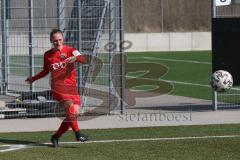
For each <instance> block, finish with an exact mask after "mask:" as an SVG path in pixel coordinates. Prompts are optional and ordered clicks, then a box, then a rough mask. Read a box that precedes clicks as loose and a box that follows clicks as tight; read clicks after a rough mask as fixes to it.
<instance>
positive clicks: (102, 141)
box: [0, 135, 240, 153]
mask: <svg viewBox="0 0 240 160" xmlns="http://www.w3.org/2000/svg"><path fill="white" fill-rule="evenodd" d="M239 137H240V135H223V136H201V137H169V138H167V137H165V138H141V139H119V140H116V139H114V140H99V141H87V142H59V144H92V143H114V142H143V141H176V140H194V139H222V138H239ZM43 145H51V143H43V144H39V145H34V144H32V145H24V144H19V145H0V147H9V148H8V149H3V150H0V152H2V153H3V152H9V151H15V150H20V149H26V148H32V147H39V146H43Z"/></svg>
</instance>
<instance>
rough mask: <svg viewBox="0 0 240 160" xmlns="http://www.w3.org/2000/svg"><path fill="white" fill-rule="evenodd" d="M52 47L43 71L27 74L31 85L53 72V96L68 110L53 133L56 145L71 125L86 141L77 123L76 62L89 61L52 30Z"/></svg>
mask: <svg viewBox="0 0 240 160" xmlns="http://www.w3.org/2000/svg"><path fill="white" fill-rule="evenodd" d="M50 41H51V43H52V44H53V48H52V49H50V50H48V51H46V52H45V53H44V65H43V69H42V71H41V72H39V73H38V74H36V75H35V76H33V77H28V78H27V79H26V82H28V83H29V84H31V83H33V82H34V81H36V80H38V79H40V78H42V77H44V76H46V75H47V74H48V73H49V72H51V80H50V82H51V91H52V96H53V98H54V99H56V100H58V101H59V104H60V107H63V108H64V110H65V115H66V117H65V119H64V120H63V122H62V123H61V125H60V127H59V129H58V130H57V132H56V133H55V134H54V135H52V136H51V142H52V144H53V147H58V146H59V144H58V140H59V138H60V137H61V135H62V134H64V133H65V132H66V131H67V130H68V129H69V128H70V127H71V128H72V130H73V131H74V132H75V136H76V140H77V141H82V142H84V141H87V140H88V137H87V136H85V135H84V134H82V133H81V132H80V129H79V127H78V122H77V116H78V110H79V107H80V96H79V94H78V89H77V85H76V69H75V64H74V62H80V63H82V64H85V63H86V58H85V56H83V55H81V53H80V52H79V51H78V50H76V49H75V48H73V47H70V46H67V45H65V44H64V38H63V33H62V31H61V30H59V29H53V30H52V31H51V33H50Z"/></svg>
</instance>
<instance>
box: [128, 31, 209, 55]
mask: <svg viewBox="0 0 240 160" xmlns="http://www.w3.org/2000/svg"><path fill="white" fill-rule="evenodd" d="M125 40H129V41H131V42H132V44H133V45H132V47H131V48H130V49H128V50H127V52H141V51H193V50H211V32H173V33H126V34H125Z"/></svg>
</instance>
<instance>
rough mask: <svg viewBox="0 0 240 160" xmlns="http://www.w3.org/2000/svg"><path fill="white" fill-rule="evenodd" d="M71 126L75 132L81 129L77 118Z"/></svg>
mask: <svg viewBox="0 0 240 160" xmlns="http://www.w3.org/2000/svg"><path fill="white" fill-rule="evenodd" d="M71 128H72V130H73V131H74V132H79V131H80V129H79V127H78V122H77V120H74V121H71Z"/></svg>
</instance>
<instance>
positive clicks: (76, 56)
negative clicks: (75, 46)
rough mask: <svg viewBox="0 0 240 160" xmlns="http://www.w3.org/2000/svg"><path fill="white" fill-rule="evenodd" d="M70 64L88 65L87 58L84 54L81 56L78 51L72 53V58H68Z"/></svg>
mask: <svg viewBox="0 0 240 160" xmlns="http://www.w3.org/2000/svg"><path fill="white" fill-rule="evenodd" d="M68 62H69V63H74V62H79V63H82V64H86V63H87V58H86V56H84V55H83V54H81V53H80V52H79V51H78V50H74V51H72V56H71V57H69V58H68Z"/></svg>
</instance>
